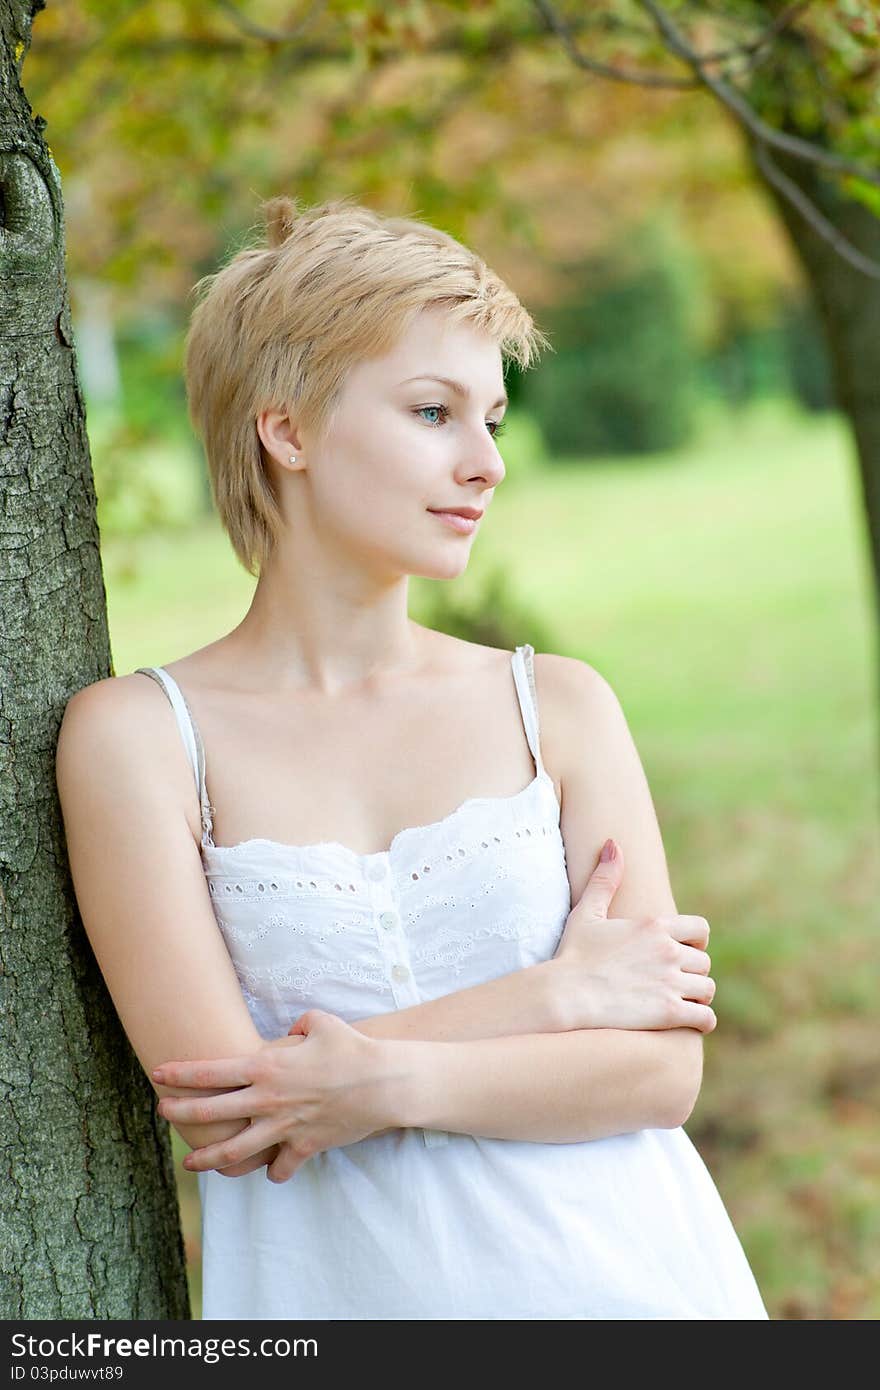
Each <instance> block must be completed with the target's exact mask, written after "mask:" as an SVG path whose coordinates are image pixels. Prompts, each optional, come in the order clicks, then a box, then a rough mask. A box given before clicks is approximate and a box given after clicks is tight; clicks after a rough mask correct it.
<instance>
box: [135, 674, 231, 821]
mask: <svg viewBox="0 0 880 1390" xmlns="http://www.w3.org/2000/svg"><path fill="white" fill-rule="evenodd" d="M138 672H140V673H142V674H143V675H145V676H152V678H153V680H154V681H155V682H156V684H157V685H161V687H162V689H163V690H164V691H165V694H166V695H167V696H168V699H169V701H170V702H171V708H172V709H173V710H174V715H175V718H176V720H177V727H178V728H179V730H180V736H181V738H182V739H183V746H184V748H185V749H186V752H187V757H188V758H189V761H190V766H191V768H192V770H193V776H194V777H195V781H196V787H197V789H198V793H199V803H200V805H201V808H202V844H203V845H213V843H214V840H213V828H214V826H213V820H212V811H213V807H212V806H211V803H210V801H209V799H208V789H207V786H206V785H205V745H204V744H203V743H202V736H201V734H200V733H199V729H198V725H197V724H196V721H195V719H194V718H193V713H192V710H191V709H190V707H189V705H188V704H187V702H186V696H185V695H184V693H183V691H182V690H181V688H180V686H179V685H178V684H177V681H176V680H175V679H174V677H173V676H172V675H171V674H170V672H168V671H166V670H165V668H164V666H138V667H137V671H136V672H135V674H137V673H138Z"/></svg>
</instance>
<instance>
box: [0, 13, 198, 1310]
mask: <svg viewBox="0 0 880 1390" xmlns="http://www.w3.org/2000/svg"><path fill="white" fill-rule="evenodd" d="M42 7H43V6H42V4H41V2H40V0H0V83H2V98H0V197H2V206H0V316H2V318H0V412H2V424H3V439H2V444H0V476H2V490H0V595H2V600H0V601H2V607H0V989H2V1000H0V1005H2V1053H0V1096H2V1110H3V1124H2V1148H3V1160H4V1161H3V1165H2V1177H0V1206H2V1212H3V1217H2V1219H3V1235H2V1240H0V1288H2V1295H0V1299H2V1301H0V1317H2V1318H4V1319H7V1320H9V1319H17V1318H175V1319H176V1318H188V1317H189V1316H190V1310H189V1299H188V1293H187V1286H186V1271H185V1262H184V1253H183V1241H182V1237H181V1231H180V1219H179V1212H178V1205H177V1191H176V1185H175V1178H174V1166H173V1161H172V1155H171V1145H170V1132H169V1129H168V1126H167V1124H166V1123H165V1122H164V1121H162V1120H160V1119H158V1118H157V1117H156V1115H155V1105H154V1095H153V1091H152V1088H151V1086H150V1084H149V1082H148V1081H147V1079H146V1077H145V1076H144V1074H143V1072H142V1069H141V1067H140V1064H139V1062H138V1061H137V1058H136V1056H135V1055H134V1053H133V1051H132V1049H131V1047H130V1045H129V1043H128V1040H127V1038H126V1036H125V1033H124V1031H123V1029H122V1027H121V1024H120V1023H119V1020H118V1018H117V1015H116V1012H115V1009H114V1007H113V1004H112V1001H111V999H110V997H109V994H108V992H107V989H106V987H105V985H104V982H103V979H102V977H101V975H100V972H99V970H98V968H97V965H96V963H95V959H94V956H93V954H92V951H91V948H90V946H89V943H88V939H87V937H86V935H85V933H84V931H83V927H82V923H81V921H80V919H79V914H78V911H77V907H76V900H75V897H74V893H73V887H72V883H71V879H70V873H69V869H68V865H67V856H66V850H65V842H64V830H63V824H62V821H61V815H60V810H59V806H58V800H57V791H56V785H55V771H54V759H55V746H56V741H57V735H58V728H59V724H60V722H61V716H62V714H63V711H64V706H65V704H66V703H67V701H68V699H69V698H70V696H71V695H72V694H73V692H74V691H76V690H77V689H79V688H80V687H81V686H83V685H88V684H90V683H91V682H93V681H95V680H100V679H101V678H102V677H105V676H107V675H110V674H112V661H111V657H110V646H109V635H108V628H107V615H106V602H105V592H104V582H103V573H102V569H101V556H100V549H99V537H98V528H97V521H96V514H95V491H94V484H93V481H92V473H91V462H90V457H89V447H88V440H87V436H86V429H85V410H84V406H83V399H82V395H81V391H80V387H79V382H78V379H77V368H76V359H75V353H74V347H73V334H72V329H71V319H70V310H69V305H68V299H67V287H66V281H65V273H64V214H63V205H62V198H61V183H60V178H59V174H58V170H57V168H56V167H55V164H54V161H53V160H52V158H51V154H50V153H49V150H48V148H47V146H46V144H45V142H44V140H43V137H42V129H43V127H44V125H45V122H44V121H43V120H42V119H41V118H40V117H39V116H36V117H34V116H33V115H32V113H31V111H30V108H29V106H28V103H27V100H26V98H25V96H24V94H23V93H22V91H21V87H20V82H19V76H20V73H21V67H22V63H23V61H24V57H25V55H26V53H27V49H28V45H29V42H30V32H31V24H32V21H33V17H34V15H35V14H36V13H37V12H38V11H39V10H40V9H41V8H42ZM121 809H122V808H121ZM123 813H124V811H123Z"/></svg>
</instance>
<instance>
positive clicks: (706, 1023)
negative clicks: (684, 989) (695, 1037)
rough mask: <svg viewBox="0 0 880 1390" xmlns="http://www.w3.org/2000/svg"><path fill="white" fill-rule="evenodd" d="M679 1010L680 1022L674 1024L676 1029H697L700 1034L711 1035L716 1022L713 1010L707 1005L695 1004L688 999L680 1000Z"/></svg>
mask: <svg viewBox="0 0 880 1390" xmlns="http://www.w3.org/2000/svg"><path fill="white" fill-rule="evenodd" d="M680 1008H681V1012H680V1014H679V1017H680V1019H681V1022H680V1023H678V1024H676V1027H677V1028H697V1029H699V1031H700V1032H701V1033H711V1032H712V1029H713V1028H714V1027H715V1025H716V1023H717V1022H718V1020H717V1018H716V1017H715V1012H714V1010H713V1009H711V1008H710V1007H709V1005H708V1004H695V1003H692V1002H691V1001H690V1000H688V999H682V1001H681V1006H680Z"/></svg>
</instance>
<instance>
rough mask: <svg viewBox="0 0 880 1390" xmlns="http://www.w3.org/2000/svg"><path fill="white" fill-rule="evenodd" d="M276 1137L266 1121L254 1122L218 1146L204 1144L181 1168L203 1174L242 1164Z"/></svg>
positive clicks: (189, 1155) (184, 1161)
mask: <svg viewBox="0 0 880 1390" xmlns="http://www.w3.org/2000/svg"><path fill="white" fill-rule="evenodd" d="M277 1139H278V1135H277V1133H276V1132H275V1127H274V1126H273V1125H272V1124H271V1123H270V1121H268V1120H255V1121H254V1123H253V1124H250V1125H248V1126H247V1128H246V1129H243V1130H242V1131H241V1133H240V1134H235V1135H233V1136H232V1138H231V1139H224V1140H222V1142H220V1143H218V1144H206V1145H205V1147H204V1148H202V1149H193V1151H192V1153H189V1154H187V1156H186V1158H185V1159H184V1160H183V1166H184V1168H186V1169H187V1170H188V1171H190V1172H195V1173H204V1172H207V1170H208V1169H209V1168H230V1167H231V1166H232V1165H233V1164H234V1163H242V1162H244V1160H245V1159H246V1158H253V1156H254V1154H258V1153H259V1152H260V1150H261V1149H265V1148H266V1147H267V1145H269V1144H271V1143H273V1142H276V1141H277Z"/></svg>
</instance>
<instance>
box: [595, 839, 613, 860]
mask: <svg viewBox="0 0 880 1390" xmlns="http://www.w3.org/2000/svg"><path fill="white" fill-rule="evenodd" d="M615 853H616V850H615V845H614V841H613V840H606V841H605V843H604V845H603V846H602V853H601V854H600V855H599V858H600V859H601V860H602V861H603V863H606V864H607V863H608V860H609V859H613V858H614V856H615Z"/></svg>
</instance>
